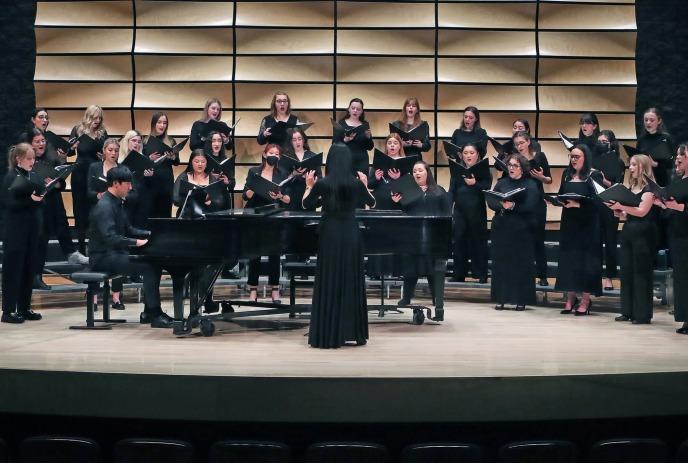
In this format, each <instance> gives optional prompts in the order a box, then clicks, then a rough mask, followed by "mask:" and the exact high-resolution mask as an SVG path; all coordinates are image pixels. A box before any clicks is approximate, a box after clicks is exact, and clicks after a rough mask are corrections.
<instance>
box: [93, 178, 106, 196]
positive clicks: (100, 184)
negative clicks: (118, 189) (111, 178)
mask: <svg viewBox="0 0 688 463" xmlns="http://www.w3.org/2000/svg"><path fill="white" fill-rule="evenodd" d="M91 179H92V180H93V184H92V185H93V188H94V189H95V190H96V193H103V192H105V191H106V190H107V188H108V186H107V180H106V179H105V178H104V177H96V176H95V175H92V176H91Z"/></svg>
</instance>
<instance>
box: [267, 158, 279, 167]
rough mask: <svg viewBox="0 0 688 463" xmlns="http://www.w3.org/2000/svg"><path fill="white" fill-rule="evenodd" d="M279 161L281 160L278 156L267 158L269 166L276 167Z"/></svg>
mask: <svg viewBox="0 0 688 463" xmlns="http://www.w3.org/2000/svg"><path fill="white" fill-rule="evenodd" d="M277 161H279V158H278V157H277V156H267V157H266V158H265V162H267V163H268V165H269V166H274V165H276V164H277Z"/></svg>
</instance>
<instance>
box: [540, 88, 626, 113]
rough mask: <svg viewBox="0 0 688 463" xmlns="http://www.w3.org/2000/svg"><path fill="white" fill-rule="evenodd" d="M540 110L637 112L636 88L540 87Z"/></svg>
mask: <svg viewBox="0 0 688 463" xmlns="http://www.w3.org/2000/svg"><path fill="white" fill-rule="evenodd" d="M538 91H539V92H540V109H544V110H550V111H556V110H560V111H600V112H601V111H625V112H633V111H635V92H636V89H635V87H583V86H581V87H540V88H539V89H538Z"/></svg>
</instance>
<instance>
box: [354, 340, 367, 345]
mask: <svg viewBox="0 0 688 463" xmlns="http://www.w3.org/2000/svg"><path fill="white" fill-rule="evenodd" d="M366 344H368V340H367V339H362V340H360V341H356V345H357V346H365V345H366Z"/></svg>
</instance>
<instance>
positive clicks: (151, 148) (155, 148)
mask: <svg viewBox="0 0 688 463" xmlns="http://www.w3.org/2000/svg"><path fill="white" fill-rule="evenodd" d="M188 141H189V139H188V138H185V139H184V140H182V141H181V142H179V143H177V144H176V145H174V146H169V145H168V144H167V143H164V142H163V141H162V140H160V139H159V138H158V137H150V138H148V141H147V142H146V144H145V146H144V147H143V154H144V155H149V154H153V153H158V154H159V155H160V158H158V159H157V160H156V161H153V162H154V163H156V164H158V163H160V162H162V161H164V160H165V154H167V153H170V152H172V153H174V154H175V155H178V154H179V152H180V151H181V150H183V149H184V147H185V146H186V144H187V142H188Z"/></svg>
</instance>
